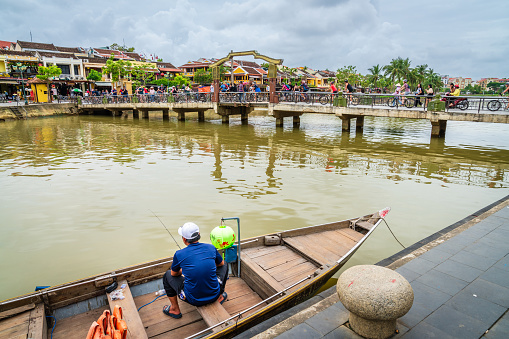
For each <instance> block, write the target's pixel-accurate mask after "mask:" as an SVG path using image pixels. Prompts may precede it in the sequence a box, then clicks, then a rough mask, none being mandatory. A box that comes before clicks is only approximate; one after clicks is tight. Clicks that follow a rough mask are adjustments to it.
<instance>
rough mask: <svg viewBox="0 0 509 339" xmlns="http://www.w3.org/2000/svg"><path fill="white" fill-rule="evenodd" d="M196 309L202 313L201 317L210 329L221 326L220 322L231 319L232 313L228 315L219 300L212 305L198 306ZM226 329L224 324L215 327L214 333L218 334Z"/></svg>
mask: <svg viewBox="0 0 509 339" xmlns="http://www.w3.org/2000/svg"><path fill="white" fill-rule="evenodd" d="M196 308H197V309H198V313H200V315H201V317H202V318H203V320H204V321H205V323H206V324H207V325H208V326H209V327H211V326H214V325H216V324H219V323H220V322H222V321H224V320H226V319H228V318H230V313H228V312H227V311H226V310H225V309H224V307H223V305H221V303H220V302H219V301H217V300H216V301H214V302H213V303H211V304H208V305H204V306H198V307H196ZM224 327H225V326H224V324H223V325H221V326H217V327H214V328H213V330H212V331H213V332H218V331H220V330H222V329H223V328H224Z"/></svg>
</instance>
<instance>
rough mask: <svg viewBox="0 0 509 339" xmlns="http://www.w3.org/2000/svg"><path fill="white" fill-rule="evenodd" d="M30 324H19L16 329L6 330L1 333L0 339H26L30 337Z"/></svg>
mask: <svg viewBox="0 0 509 339" xmlns="http://www.w3.org/2000/svg"><path fill="white" fill-rule="evenodd" d="M27 331H28V322H27V323H23V324H18V325H16V326H14V327H9V328H6V329H5V330H3V331H0V339H12V338H23V339H26V338H27V337H28V333H27Z"/></svg>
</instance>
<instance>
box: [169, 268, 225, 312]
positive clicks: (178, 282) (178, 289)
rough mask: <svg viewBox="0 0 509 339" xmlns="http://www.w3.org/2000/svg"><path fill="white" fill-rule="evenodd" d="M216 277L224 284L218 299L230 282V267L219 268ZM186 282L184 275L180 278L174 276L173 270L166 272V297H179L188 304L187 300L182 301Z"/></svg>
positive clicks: (220, 286)
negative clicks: (228, 281)
mask: <svg viewBox="0 0 509 339" xmlns="http://www.w3.org/2000/svg"><path fill="white" fill-rule="evenodd" d="M216 276H217V277H218V279H219V280H220V281H221V282H222V283H220V284H219V288H220V291H219V294H218V295H217V297H218V298H219V296H220V295H221V294H222V293H223V292H224V288H225V286H226V280H228V265H227V264H224V265H223V266H219V267H217V269H216ZM184 280H185V278H184V276H182V275H179V276H178V277H174V276H172V275H171V269H169V270H168V271H166V273H165V274H164V276H163V286H164V290H165V291H166V295H167V296H168V297H174V296H176V295H178V296H179V298H180V299H181V300H184V301H185V302H188V301H187V300H185V299H182V298H181V297H180V295H181V293H182V291H183V290H184ZM195 306H200V305H195Z"/></svg>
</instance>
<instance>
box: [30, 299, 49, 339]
mask: <svg viewBox="0 0 509 339" xmlns="http://www.w3.org/2000/svg"><path fill="white" fill-rule="evenodd" d="M47 335H48V326H47V323H46V313H45V312H44V304H43V303H40V304H37V305H36V306H35V308H34V309H33V310H31V311H30V321H29V323H28V338H32V339H46V338H47Z"/></svg>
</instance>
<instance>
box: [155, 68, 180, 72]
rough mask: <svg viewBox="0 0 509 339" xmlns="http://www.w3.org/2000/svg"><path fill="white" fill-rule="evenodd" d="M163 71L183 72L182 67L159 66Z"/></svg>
mask: <svg viewBox="0 0 509 339" xmlns="http://www.w3.org/2000/svg"><path fill="white" fill-rule="evenodd" d="M159 70H160V71H162V72H182V70H181V69H178V68H159Z"/></svg>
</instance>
